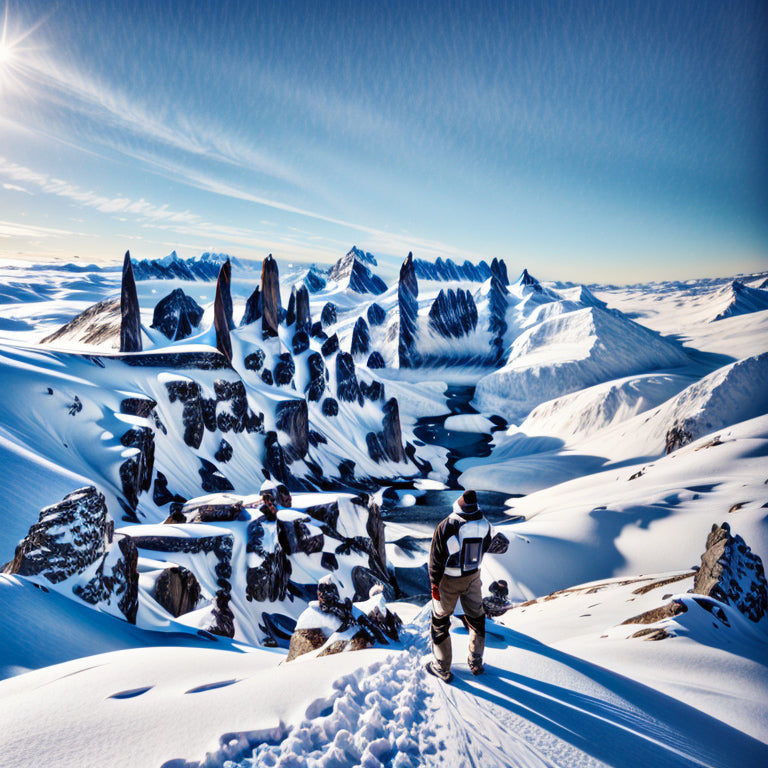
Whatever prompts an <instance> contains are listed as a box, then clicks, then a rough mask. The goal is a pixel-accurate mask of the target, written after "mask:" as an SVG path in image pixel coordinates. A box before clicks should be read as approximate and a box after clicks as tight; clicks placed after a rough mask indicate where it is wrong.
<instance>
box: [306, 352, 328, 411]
mask: <svg viewBox="0 0 768 768" xmlns="http://www.w3.org/2000/svg"><path fill="white" fill-rule="evenodd" d="M307 367H308V368H309V383H308V384H307V388H306V390H305V393H306V396H307V400H309V402H311V403H316V402H318V401H319V400H320V398H321V397H322V396H323V393H324V392H325V383H326V380H327V378H328V371H327V369H326V367H325V361H324V360H323V356H322V355H321V354H319V353H318V352H312V354H310V355H309V357H308V358H307Z"/></svg>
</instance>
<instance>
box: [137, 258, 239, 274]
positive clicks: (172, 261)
mask: <svg viewBox="0 0 768 768" xmlns="http://www.w3.org/2000/svg"><path fill="white" fill-rule="evenodd" d="M227 260H229V261H230V262H231V263H232V264H234V265H235V266H236V267H237V266H240V263H239V262H238V260H237V259H235V258H234V257H231V256H229V255H228V254H226V253H208V252H207V251H206V252H205V253H203V254H201V255H200V256H199V257H197V256H191V257H190V258H188V259H182V258H180V257H179V255H178V254H177V253H176V251H171V253H169V254H168V255H167V256H165V257H163V258H162V259H151V260H150V259H142V260H141V261H134V262H133V271H134V275H135V277H136V279H137V280H170V279H176V280H215V279H216V277H217V276H218V274H219V269H220V268H221V265H222V264H223V263H224V262H225V261H227Z"/></svg>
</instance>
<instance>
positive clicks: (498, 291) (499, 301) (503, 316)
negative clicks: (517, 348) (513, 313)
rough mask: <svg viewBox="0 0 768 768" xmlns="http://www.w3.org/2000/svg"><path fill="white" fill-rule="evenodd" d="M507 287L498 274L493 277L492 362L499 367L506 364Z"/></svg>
mask: <svg viewBox="0 0 768 768" xmlns="http://www.w3.org/2000/svg"><path fill="white" fill-rule="evenodd" d="M508 293H509V292H508V291H507V289H506V288H505V287H504V285H503V284H502V282H501V281H500V280H499V278H498V277H496V275H493V276H492V277H491V290H490V292H489V293H488V304H489V308H490V316H489V318H488V330H489V331H490V332H491V334H492V336H493V338H492V339H491V362H492V363H493V364H494V365H495V366H497V367H499V366H502V365H504V334H506V332H507V295H508Z"/></svg>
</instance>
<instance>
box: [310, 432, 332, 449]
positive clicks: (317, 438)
mask: <svg viewBox="0 0 768 768" xmlns="http://www.w3.org/2000/svg"><path fill="white" fill-rule="evenodd" d="M327 443H328V440H326V439H325V437H324V436H323V435H321V434H320V433H319V432H315V430H314V429H310V430H309V444H310V445H311V446H313V447H315V448H317V446H318V445H327Z"/></svg>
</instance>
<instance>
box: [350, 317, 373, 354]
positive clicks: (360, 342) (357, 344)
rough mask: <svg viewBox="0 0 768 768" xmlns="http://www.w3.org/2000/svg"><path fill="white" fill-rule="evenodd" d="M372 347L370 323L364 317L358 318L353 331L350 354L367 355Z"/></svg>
mask: <svg viewBox="0 0 768 768" xmlns="http://www.w3.org/2000/svg"><path fill="white" fill-rule="evenodd" d="M370 346H371V334H370V332H369V331H368V323H366V322H365V318H364V317H362V316H361V317H358V318H357V322H356V323H355V327H354V330H353V331H352V346H351V348H350V350H349V351H350V352H351V353H352V356H353V357H355V356H358V355H367V354H368V350H369V349H370Z"/></svg>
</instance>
